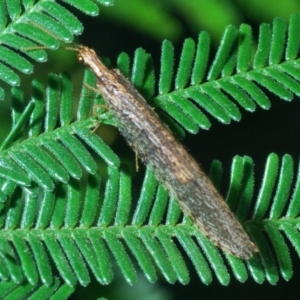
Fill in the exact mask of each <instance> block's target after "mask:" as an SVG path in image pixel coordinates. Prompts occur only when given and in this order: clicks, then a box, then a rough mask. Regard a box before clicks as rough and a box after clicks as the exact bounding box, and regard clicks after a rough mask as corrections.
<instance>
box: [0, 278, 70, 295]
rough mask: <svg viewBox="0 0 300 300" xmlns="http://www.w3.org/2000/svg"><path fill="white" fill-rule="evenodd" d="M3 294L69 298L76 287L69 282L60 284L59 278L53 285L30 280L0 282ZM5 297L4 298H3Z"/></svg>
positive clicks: (55, 279)
mask: <svg viewBox="0 0 300 300" xmlns="http://www.w3.org/2000/svg"><path fill="white" fill-rule="evenodd" d="M0 289H1V296H2V297H5V299H22V298H25V297H26V299H30V300H38V299H50V298H51V299H68V297H69V296H70V295H71V294H72V293H73V292H74V288H72V287H70V286H68V285H67V284H62V285H61V284H60V281H59V280H58V279H57V278H54V281H53V283H52V284H51V285H48V286H46V285H42V284H30V283H29V282H26V283H22V284H16V283H14V282H5V281H2V282H1V283H0ZM3 299H4V298H3Z"/></svg>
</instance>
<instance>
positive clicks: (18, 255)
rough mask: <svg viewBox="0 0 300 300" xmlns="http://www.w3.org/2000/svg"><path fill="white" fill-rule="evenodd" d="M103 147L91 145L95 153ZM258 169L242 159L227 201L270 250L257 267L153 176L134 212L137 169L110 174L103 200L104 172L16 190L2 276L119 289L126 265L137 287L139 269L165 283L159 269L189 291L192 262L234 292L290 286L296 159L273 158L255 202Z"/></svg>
mask: <svg viewBox="0 0 300 300" xmlns="http://www.w3.org/2000/svg"><path fill="white" fill-rule="evenodd" d="M45 134H46V133H45ZM90 136H93V134H90ZM93 142H94V141H90V144H89V145H90V146H91V147H92V148H94V146H95V145H93V146H92V144H93ZM95 142H96V144H97V142H98V140H97V139H96V140H95ZM76 147H77V146H76ZM76 147H75V148H76ZM253 165H254V163H253V161H252V160H251V159H250V158H249V157H244V158H242V157H235V158H234V160H233V162H232V167H231V179H230V182H229V186H228V189H227V195H226V199H227V202H228V204H229V205H230V206H231V208H232V210H233V211H235V213H236V216H237V217H238V218H239V220H240V221H241V222H242V224H243V225H244V227H245V228H246V230H247V231H248V232H249V233H250V235H251V236H252V238H253V240H254V241H255V242H256V244H257V245H258V247H259V249H260V252H259V254H258V255H255V256H254V257H253V258H252V259H251V260H249V261H247V262H244V261H242V260H240V259H237V258H235V257H232V256H231V255H229V254H225V253H224V255H222V254H221V251H220V250H219V249H217V248H216V247H215V246H214V245H212V243H211V242H210V241H209V240H208V239H207V238H205V237H203V236H202V235H201V234H200V233H199V232H198V231H197V230H196V229H195V228H194V227H193V224H192V222H191V221H190V220H189V218H187V217H184V218H182V213H181V211H180V209H179V206H178V205H177V202H176V201H174V200H173V199H171V200H170V201H169V200H168V195H167V193H166V191H165V189H164V187H163V186H161V185H159V184H158V183H157V182H156V179H155V177H154V176H153V173H152V172H151V170H150V169H149V168H148V169H147V172H146V175H145V179H144V183H143V187H142V190H141V196H140V198H139V200H138V203H137V206H136V207H135V208H131V203H132V196H131V181H130V176H129V175H128V170H127V168H125V167H123V166H122V167H121V168H119V167H116V166H109V167H108V178H107V180H106V181H105V190H104V191H103V193H102V192H101V189H100V187H101V186H102V185H100V182H101V177H100V175H99V173H98V172H96V173H95V174H93V173H92V172H89V175H88V176H87V178H85V179H84V178H81V179H80V180H78V179H70V180H69V182H68V183H67V184H65V183H62V184H60V185H56V188H55V190H53V191H47V190H46V189H44V188H41V187H38V186H29V187H23V188H22V189H19V188H16V189H15V190H14V191H13V192H12V194H11V195H10V197H9V199H8V200H7V202H6V203H5V204H3V205H2V223H1V224H2V230H1V233H0V237H1V238H0V249H1V259H2V262H3V263H2V264H1V268H0V277H1V278H2V280H6V281H7V280H9V281H12V282H15V283H21V282H23V281H24V279H25V278H26V280H27V281H28V283H29V284H30V285H31V288H32V289H35V288H34V285H36V284H38V282H42V283H43V284H44V285H45V286H47V287H49V288H50V287H51V286H52V285H53V283H54V282H55V280H56V279H55V277H54V276H55V274H56V272H58V273H59V276H60V277H61V279H62V280H63V281H64V282H65V283H66V284H67V285H69V286H71V287H75V285H76V284H80V285H83V286H86V285H88V284H89V283H90V274H91V273H92V274H93V275H94V276H95V277H96V279H97V280H98V281H99V282H100V283H101V284H109V283H111V282H112V280H113V264H114V263H116V264H117V266H118V267H119V268H120V270H121V272H122V274H123V276H124V278H125V279H126V281H127V282H128V283H130V284H133V283H134V282H135V281H136V280H137V274H136V268H137V267H138V268H140V269H141V270H142V271H143V273H144V274H145V276H146V278H148V280H150V281H151V282H154V281H156V279H157V271H156V269H159V270H160V272H161V274H162V275H163V276H164V278H165V279H166V280H167V281H168V282H170V283H174V282H176V281H179V282H181V283H183V284H187V283H188V282H189V273H188V268H187V265H186V259H187V258H188V259H190V260H191V262H192V263H193V265H194V268H195V269H196V271H197V273H198V275H199V278H200V279H201V280H202V281H203V283H205V284H209V283H210V282H211V281H212V278H213V276H214V275H215V276H216V278H217V279H218V280H219V282H220V283H221V284H223V285H228V284H229V282H230V280H231V275H230V274H232V275H233V276H234V277H235V278H236V279H237V280H238V281H241V282H244V281H246V280H247V279H248V278H249V276H251V277H252V278H253V279H254V280H255V281H256V282H259V283H262V282H264V281H265V280H267V281H269V282H270V283H272V284H274V283H276V282H277V281H278V280H279V276H280V275H281V276H282V277H283V278H285V279H286V280H288V279H290V278H291V276H292V273H293V268H292V263H291V258H290V253H289V251H290V249H289V246H288V245H287V243H286V241H285V238H284V237H283V234H284V235H285V236H286V238H287V239H289V240H290V241H291V243H292V244H293V245H295V249H296V251H297V252H298V254H299V251H300V250H299V249H300V247H299V242H298V240H299V233H298V230H297V226H298V225H297V224H298V223H297V222H298V221H297V220H298V215H299V206H298V208H297V211H295V209H294V212H293V213H292V212H291V210H292V209H293V207H295V202H294V201H295V200H294V199H295V194H297V193H298V190H299V188H297V187H299V177H298V178H297V180H296V181H295V182H294V184H295V186H296V188H295V189H294V192H293V193H291V189H292V184H293V173H294V170H293V169H294V167H293V160H292V159H291V157H290V156H289V155H285V156H284V157H283V158H282V163H281V164H280V163H279V157H278V156H277V155H275V154H271V155H270V156H269V158H268V160H267V163H266V169H265V175H264V178H263V181H262V184H261V187H260V190H259V193H258V200H257V202H256V203H255V193H254V167H253ZM43 167H45V166H43ZM84 167H85V166H84V165H81V168H84ZM221 173H222V168H221V166H220V163H218V162H217V163H214V164H213V165H212V174H214V178H220V176H221ZM218 181H220V179H219V180H218ZM270 186H271V189H270ZM38 199H40V200H39V202H38ZM12 203H14V205H12ZM254 204H255V205H254ZM253 205H254V209H253V212H252V209H251V207H252V206H253ZM258 212H259V213H258ZM286 212H287V213H286ZM251 214H253V217H252V219H251V220H249V219H248V218H249V215H251ZM291 214H293V216H290V215H291ZM131 216H132V217H131ZM174 241H177V242H178V243H179V244H180V245H181V247H180V248H179V247H178V244H177V243H174ZM184 253H185V254H184ZM20 266H21V267H20ZM277 270H278V271H277ZM213 274H214V275H213ZM43 289H46V287H43ZM36 290H38V289H36ZM51 291H52V290H51ZM48 292H49V293H50V291H48V290H47V293H48Z"/></svg>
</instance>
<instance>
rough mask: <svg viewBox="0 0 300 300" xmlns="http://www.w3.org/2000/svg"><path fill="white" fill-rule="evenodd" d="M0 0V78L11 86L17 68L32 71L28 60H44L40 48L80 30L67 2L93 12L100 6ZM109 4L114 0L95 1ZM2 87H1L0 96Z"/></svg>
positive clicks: (56, 44)
mask: <svg viewBox="0 0 300 300" xmlns="http://www.w3.org/2000/svg"><path fill="white" fill-rule="evenodd" d="M61 2H64V3H66V4H67V5H64V6H62V5H61V4H59V1H50V0H48V1H37V2H36V1H1V3H0V12H1V13H0V14H1V18H0V19H1V20H0V41H1V46H0V60H1V62H0V78H1V80H2V81H4V82H6V83H8V84H9V85H11V86H19V85H20V77H19V72H21V73H24V74H31V73H32V72H33V64H32V62H31V60H34V61H37V62H45V61H46V60H47V54H46V52H45V51H44V50H42V49H41V48H42V47H44V48H48V49H56V48H58V47H59V45H60V43H61V42H64V43H70V42H72V41H73V39H74V36H75V35H79V34H80V33H81V32H82V31H83V26H82V24H81V23H80V21H79V20H78V19H77V17H76V16H75V15H74V14H73V13H71V12H70V11H69V10H68V5H71V6H73V7H75V8H76V9H78V10H81V11H82V12H83V13H85V14H88V15H92V16H96V15H98V13H99V8H98V6H97V4H95V3H94V2H93V1H91V0H86V1H79V0H62V1H61ZM98 2H99V3H100V4H102V5H112V4H113V0H102V1H100V0H99V1H98ZM3 98H4V90H3V89H2V88H1V89H0V99H3Z"/></svg>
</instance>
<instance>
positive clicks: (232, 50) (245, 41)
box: [118, 14, 300, 133]
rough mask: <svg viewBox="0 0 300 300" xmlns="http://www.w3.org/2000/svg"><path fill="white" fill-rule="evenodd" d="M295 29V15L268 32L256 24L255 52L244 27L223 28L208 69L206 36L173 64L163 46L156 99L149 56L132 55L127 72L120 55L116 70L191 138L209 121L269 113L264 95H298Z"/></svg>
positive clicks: (186, 46)
mask: <svg viewBox="0 0 300 300" xmlns="http://www.w3.org/2000/svg"><path fill="white" fill-rule="evenodd" d="M299 24H300V15H299V14H293V15H292V16H291V18H290V23H289V25H287V24H286V23H285V21H284V20H282V19H279V18H277V19H275V20H274V22H273V24H272V26H270V25H269V24H262V25H261V27H260V30H259V42H258V46H257V47H256V49H255V48H254V46H253V36H252V28H251V27H250V26H249V25H246V24H242V25H241V26H240V28H239V29H236V28H235V27H233V26H228V27H227V28H226V29H225V32H224V35H223V38H222V40H221V42H220V45H219V48H218V51H217V53H216V54H215V57H214V59H213V61H212V63H211V65H209V57H210V55H211V54H210V37H209V35H208V34H207V33H206V32H201V33H200V35H199V38H198V42H197V43H196V42H195V41H194V40H192V39H190V38H188V39H186V40H185V42H184V43H183V46H182V51H181V54H180V58H179V60H178V63H176V59H175V53H174V47H173V45H172V43H171V42H169V41H164V42H163V44H162V50H161V61H160V63H161V67H160V74H159V78H158V79H157V82H158V85H157V90H158V95H154V94H153V93H154V91H155V90H156V87H155V80H154V77H153V76H154V71H153V66H152V62H151V59H150V57H149V54H147V53H145V52H144V51H143V50H141V49H138V50H137V52H136V54H135V57H134V61H133V63H132V70H131V72H130V71H129V68H130V67H129V64H130V60H129V57H128V56H127V55H125V54H122V55H120V57H119V59H118V67H119V68H120V70H121V71H123V72H124V74H125V75H126V76H128V77H130V78H131V81H132V82H133V84H134V85H135V86H136V88H138V89H139V90H140V91H141V92H142V93H143V94H144V95H145V96H146V97H148V98H149V97H150V99H149V101H150V102H151V101H152V102H154V105H155V106H157V107H159V108H160V109H161V110H162V111H163V112H165V113H167V114H168V115H169V116H170V117H171V118H172V119H173V120H175V121H176V122H177V124H178V125H180V126H182V127H183V128H184V129H185V130H186V131H188V132H190V133H196V132H198V130H199V128H202V129H209V128H210V126H211V121H210V117H213V118H216V119H217V120H218V121H220V122H222V123H224V124H229V123H230V122H231V121H232V120H234V121H239V120H240V119H241V118H242V113H241V109H245V110H247V111H250V112H254V111H255V110H256V107H257V106H260V107H261V108H263V109H269V108H270V107H271V102H270V100H269V98H268V95H267V91H270V92H272V93H273V94H275V95H277V96H278V97H279V98H281V99H283V100H288V101H290V100H292V98H293V96H294V95H297V96H298V95H299V91H300V84H299V80H300V79H299V74H298V67H299V66H298V65H299V46H300V45H299V38H298V36H297V32H299V29H300V25H299ZM253 51H254V53H253ZM143 89H145V90H143ZM158 112H159V111H158Z"/></svg>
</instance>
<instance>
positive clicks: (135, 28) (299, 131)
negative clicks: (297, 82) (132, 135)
mask: <svg viewBox="0 0 300 300" xmlns="http://www.w3.org/2000/svg"><path fill="white" fill-rule="evenodd" d="M207 2H209V3H207ZM162 3H163V4H162ZM299 10H300V3H299V1H292V0H288V1H242V0H240V1H233V0H231V1H230V0H228V1H194V0H187V1H184V0H182V1H180V0H168V1H167V0H165V1H158V0H157V1H153V0H152V1H151V0H147V1H145V0H130V1H124V0H116V1H115V6H111V7H102V6H101V7H100V15H99V16H98V17H96V18H92V17H87V16H85V15H83V14H81V13H78V11H76V10H74V11H73V12H74V14H75V15H77V16H78V18H79V19H80V20H81V21H82V23H83V25H84V28H85V29H84V33H83V35H81V36H80V37H78V39H77V41H76V43H81V44H84V45H87V46H89V47H91V48H94V49H95V50H96V52H97V53H99V54H101V55H104V56H107V57H109V58H110V60H111V61H112V62H113V63H114V62H115V60H116V58H117V55H118V54H119V53H120V52H122V51H125V52H127V53H128V54H129V55H130V56H131V57H132V56H133V54H134V51H135V50H136V49H137V48H139V47H142V48H144V49H145V50H146V51H147V52H149V53H151V54H152V55H153V59H154V62H155V64H156V66H157V67H158V66H159V60H160V47H161V42H162V41H163V40H164V39H169V40H171V41H173V42H174V44H175V49H176V57H177V58H179V55H180V51H181V46H182V43H183V41H184V39H185V38H187V37H192V38H194V39H195V40H196V39H197V36H198V33H199V32H200V31H201V30H206V31H208V32H209V33H210V34H211V36H212V40H213V45H214V49H213V51H215V50H216V48H217V46H218V43H219V41H220V38H221V36H222V33H223V31H224V28H225V27H226V26H227V25H229V24H233V25H236V26H237V27H238V26H239V25H240V24H241V23H248V24H250V25H251V26H253V31H254V36H255V38H257V32H258V27H259V25H260V24H261V23H262V22H268V23H271V22H272V19H273V18H274V17H282V18H284V19H286V20H287V21H288V19H289V16H290V14H291V13H293V12H298V11H299ZM59 55H61V57H65V56H62V55H63V54H59ZM63 60H64V61H65V65H64V64H57V65H56V64H55V63H53V62H52V64H51V63H50V65H49V68H50V69H52V70H55V71H57V70H59V69H71V70H73V69H74V70H73V72H74V74H76V72H77V69H76V64H77V62H76V60H74V59H69V58H67V56H66V57H65V58H64V59H63ZM53 61H56V58H55V57H54V58H53ZM60 61H61V60H60ZM70 61H71V62H70ZM270 100H271V103H272V107H271V109H270V110H263V109H261V108H260V107H258V108H257V109H256V111H255V113H249V112H246V111H244V110H242V109H241V110H242V119H241V121H240V122H234V121H232V123H231V124H230V125H223V124H221V123H219V122H218V121H216V120H214V119H212V118H210V121H211V122H212V127H211V129H210V130H208V131H204V130H201V131H200V132H199V134H197V135H190V134H187V136H186V138H185V139H184V140H183V143H184V145H186V147H187V148H188V149H189V150H190V151H191V153H192V155H193V156H194V157H195V158H196V159H197V161H199V162H201V164H202V165H203V167H204V169H205V170H206V171H208V169H209V166H210V163H211V161H212V160H213V159H219V160H220V161H222V163H223V164H224V169H225V171H226V172H229V167H230V164H231V161H232V159H233V157H234V156H235V155H241V156H243V155H248V156H250V157H252V158H253V160H254V162H255V173H256V181H255V183H256V188H257V189H258V188H259V185H260V181H261V178H262V173H263V170H264V165H265V161H266V159H267V156H268V155H269V154H270V153H271V152H275V153H277V154H278V155H279V156H280V157H281V156H282V155H284V154H286V153H288V154H291V155H292V157H293V158H294V160H295V172H296V170H297V166H298V164H299V159H298V157H299V138H300V126H299V115H300V101H299V98H295V99H294V100H292V102H290V103H289V102H286V101H283V100H281V99H278V98H277V97H274V96H273V95H270ZM113 134H116V136H115V137H114V138H113V139H112V140H111V142H112V146H113V148H114V149H117V148H119V146H118V145H122V149H123V146H124V141H122V140H120V139H118V135H117V133H115V132H114V133H113ZM119 140H120V141H119ZM119 143H121V144H119ZM124 155H125V156H129V157H130V159H132V160H133V159H134V154H133V152H132V151H131V150H130V149H126V150H125V152H124ZM227 174H228V173H227ZM292 256H293V262H294V272H295V273H294V276H293V278H292V279H291V280H290V281H289V282H285V280H284V279H283V278H280V280H279V282H278V283H277V284H276V285H275V286H272V285H271V284H269V283H268V282H265V283H264V284H262V285H259V284H257V283H255V282H254V280H253V279H252V278H250V279H248V280H247V282H246V283H239V282H238V281H237V280H236V279H235V278H232V280H231V283H230V284H229V286H228V287H224V286H222V285H221V284H220V283H219V282H218V281H217V280H216V278H214V280H213V283H212V284H210V285H209V286H205V285H204V284H203V283H202V282H201V281H200V280H199V278H198V276H197V274H196V273H195V272H194V270H193V268H192V267H191V268H190V271H191V274H190V277H191V281H190V283H189V284H188V285H186V286H183V285H181V284H174V285H170V284H167V283H166V281H165V280H164V279H163V278H161V280H159V281H158V282H157V283H156V284H150V283H149V282H148V281H147V280H146V279H145V277H144V275H143V274H140V276H139V280H138V282H137V283H135V284H134V286H133V287H131V286H129V285H128V284H127V283H126V282H125V280H124V278H123V277H122V275H118V270H117V268H116V270H115V271H116V276H115V277H116V279H115V280H114V281H113V283H112V284H111V285H109V286H107V287H103V286H101V285H99V284H98V283H97V282H94V283H93V284H91V285H89V286H88V287H87V288H82V287H81V288H79V289H78V290H77V291H76V293H75V294H73V295H72V297H71V299H97V298H99V297H100V296H105V297H107V298H109V299H111V300H118V299H143V300H145V299H146V300H160V299H166V300H171V299H174V300H175V299H176V300H177V299H178V300H179V299H254V298H257V299H298V298H299V291H300V285H299V280H300V270H299V267H300V263H299V258H297V257H296V254H295V252H294V251H293V252H292Z"/></svg>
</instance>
